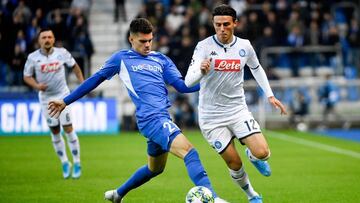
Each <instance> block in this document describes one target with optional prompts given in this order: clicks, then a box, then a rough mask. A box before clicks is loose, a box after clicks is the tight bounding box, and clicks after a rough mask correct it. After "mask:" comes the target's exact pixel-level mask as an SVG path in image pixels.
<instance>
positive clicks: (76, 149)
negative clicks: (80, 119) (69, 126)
mask: <svg viewBox="0 0 360 203" xmlns="http://www.w3.org/2000/svg"><path fill="white" fill-rule="evenodd" d="M65 135H66V137H67V143H68V145H69V148H70V151H71V154H72V156H73V161H74V163H80V143H79V138H78V136H77V135H76V132H75V131H74V130H73V131H72V132H71V133H65Z"/></svg>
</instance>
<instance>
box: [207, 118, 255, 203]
mask: <svg viewBox="0 0 360 203" xmlns="http://www.w3.org/2000/svg"><path fill="white" fill-rule="evenodd" d="M201 130H202V133H203V136H204V138H205V139H206V140H207V141H208V143H209V144H210V145H211V146H212V147H213V148H214V149H215V150H216V151H217V153H219V155H220V156H221V157H222V159H223V160H224V161H225V163H226V165H227V167H228V169H229V173H230V177H231V179H232V180H233V181H234V183H235V184H237V185H238V186H239V187H240V188H241V189H242V190H243V191H244V192H245V194H246V195H247V197H248V199H249V200H250V199H252V198H254V197H259V194H258V193H257V192H255V190H254V188H253V187H252V185H251V183H250V180H249V177H248V175H247V174H246V172H245V170H244V168H243V165H242V161H241V158H240V156H239V154H238V152H237V151H236V148H235V144H234V141H233V134H232V132H231V131H230V130H229V128H228V127H226V126H223V124H222V125H221V126H217V125H207V124H203V125H201Z"/></svg>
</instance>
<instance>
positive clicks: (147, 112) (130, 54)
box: [98, 50, 182, 128]
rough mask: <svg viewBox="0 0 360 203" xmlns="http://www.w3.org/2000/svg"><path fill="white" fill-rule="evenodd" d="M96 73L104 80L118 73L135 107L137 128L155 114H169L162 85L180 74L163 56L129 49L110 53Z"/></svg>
mask: <svg viewBox="0 0 360 203" xmlns="http://www.w3.org/2000/svg"><path fill="white" fill-rule="evenodd" d="M98 73H99V74H101V75H102V76H103V77H105V78H107V79H111V78H112V77H113V76H114V75H115V74H119V76H120V78H121V80H122V81H123V82H124V84H125V86H126V88H127V90H128V93H129V95H130V97H131V99H132V101H133V102H134V104H135V106H136V118H137V122H138V126H139V128H143V127H144V125H146V123H147V122H149V121H150V120H152V119H154V118H155V117H160V116H166V117H170V116H169V113H168V108H169V107H170V105H171V103H170V101H169V99H168V97H167V95H168V91H167V88H166V84H172V83H173V82H175V81H177V80H178V79H180V78H181V77H182V76H181V74H180V72H179V71H178V69H177V68H176V66H175V64H174V63H173V62H172V61H171V59H169V58H168V57H167V56H165V55H163V54H161V53H159V52H154V51H153V52H151V53H150V54H149V55H147V56H143V55H140V54H139V53H137V52H135V51H133V50H121V51H118V52H116V53H115V54H113V55H112V56H111V57H110V58H109V59H108V60H107V61H106V62H105V65H104V66H103V67H102V68H101V69H100V70H99V72H98Z"/></svg>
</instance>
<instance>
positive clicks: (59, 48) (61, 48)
mask: <svg viewBox="0 0 360 203" xmlns="http://www.w3.org/2000/svg"><path fill="white" fill-rule="evenodd" d="M53 49H54V53H61V54H64V53H69V51H68V50H67V49H65V48H64V47H54V48H53Z"/></svg>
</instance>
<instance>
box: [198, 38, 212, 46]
mask: <svg viewBox="0 0 360 203" xmlns="http://www.w3.org/2000/svg"><path fill="white" fill-rule="evenodd" d="M213 44H214V39H213V36H210V37H207V38H205V39H203V40H201V41H199V42H198V44H197V46H211V45H213Z"/></svg>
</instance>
